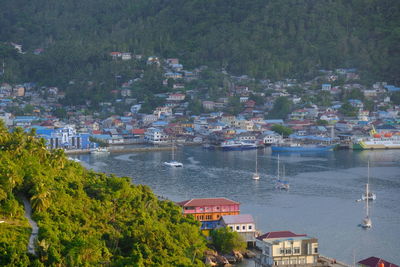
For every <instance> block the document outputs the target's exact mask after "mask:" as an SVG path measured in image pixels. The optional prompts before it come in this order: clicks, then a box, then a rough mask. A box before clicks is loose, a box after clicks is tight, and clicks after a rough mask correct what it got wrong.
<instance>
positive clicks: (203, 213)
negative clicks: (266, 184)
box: [178, 197, 240, 221]
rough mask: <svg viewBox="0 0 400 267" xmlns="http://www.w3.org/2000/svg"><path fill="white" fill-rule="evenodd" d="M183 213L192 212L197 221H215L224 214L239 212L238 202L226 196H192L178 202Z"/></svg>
mask: <svg viewBox="0 0 400 267" xmlns="http://www.w3.org/2000/svg"><path fill="white" fill-rule="evenodd" d="M178 205H179V206H181V207H182V208H183V214H185V215H188V214H193V216H194V217H195V218H196V219H197V220H198V221H215V220H219V219H220V218H221V217H222V216H224V215H237V214H239V213H240V203H239V202H236V201H233V200H230V199H227V198H224V197H223V198H193V199H190V200H185V201H182V202H179V203H178Z"/></svg>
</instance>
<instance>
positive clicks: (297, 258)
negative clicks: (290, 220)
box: [255, 231, 319, 267]
mask: <svg viewBox="0 0 400 267" xmlns="http://www.w3.org/2000/svg"><path fill="white" fill-rule="evenodd" d="M256 247H257V248H258V249H260V250H261V254H260V255H259V257H258V258H257V259H256V261H255V262H256V264H255V266H256V267H266V266H283V265H299V266H315V265H317V264H318V258H319V254H318V239H316V238H313V237H309V236H307V235H306V234H300V235H298V234H295V233H292V232H290V231H279V232H268V233H266V234H264V235H261V236H259V237H257V238H256Z"/></svg>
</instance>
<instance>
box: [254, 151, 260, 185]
mask: <svg viewBox="0 0 400 267" xmlns="http://www.w3.org/2000/svg"><path fill="white" fill-rule="evenodd" d="M257 154H258V153H257V151H256V171H255V173H253V180H260V174H259V173H258V158H257Z"/></svg>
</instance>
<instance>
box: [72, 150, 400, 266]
mask: <svg viewBox="0 0 400 267" xmlns="http://www.w3.org/2000/svg"><path fill="white" fill-rule="evenodd" d="M255 153H256V151H255V150H252V151H242V152H222V151H207V150H203V149H201V148H200V147H185V148H180V150H179V151H177V153H176V157H177V159H178V160H180V161H181V162H183V163H184V168H182V169H169V168H167V167H165V166H163V165H162V163H163V162H164V161H167V160H169V159H170V156H171V154H170V152H167V151H160V152H151V153H150V152H149V153H131V154H111V155H109V156H102V155H99V156H93V155H79V156H75V157H77V158H79V159H80V160H82V161H83V164H84V165H85V166H87V167H90V168H93V169H94V170H96V171H101V172H106V173H115V174H117V175H119V176H129V177H133V182H134V183H141V184H146V185H149V186H150V187H151V188H152V189H153V190H154V192H155V193H156V194H158V195H162V196H164V197H167V198H169V199H171V200H174V201H181V200H185V199H189V198H202V197H227V198H230V199H232V200H235V201H239V202H240V203H241V213H242V214H245V213H250V214H252V215H253V217H254V218H255V220H256V223H257V227H258V229H260V230H261V231H262V232H267V231H277V230H291V231H293V232H296V233H306V234H308V235H310V236H315V237H317V238H318V239H319V250H320V253H321V254H324V255H328V256H330V257H334V258H336V259H338V260H341V261H345V262H347V263H350V264H352V262H353V254H355V258H356V260H361V259H363V258H366V257H369V256H377V257H382V258H384V259H386V260H388V261H391V262H393V263H399V262H400V255H399V254H398V253H397V251H398V247H399V246H400V227H399V225H400V206H399V205H398V204H399V202H400V194H399V193H400V176H399V174H400V166H399V163H400V151H397V150H385V151H362V152H356V151H335V152H326V153H320V154H310V153H309V154H280V159H281V163H282V164H284V165H285V169H286V176H287V177H288V179H289V181H290V183H291V189H290V190H289V191H288V192H284V191H277V190H275V189H274V184H273V181H272V178H273V176H274V175H275V174H276V167H277V166H276V165H277V164H276V162H277V155H276V154H271V152H270V149H269V148H266V149H265V150H259V151H258V162H259V171H260V172H261V179H260V180H259V181H253V180H252V179H251V175H252V173H253V171H254V167H255V165H254V164H255V163H254V158H255ZM368 159H369V160H370V161H371V168H370V171H371V179H370V183H371V188H372V190H373V191H374V192H375V193H376V194H377V201H376V202H374V203H372V205H371V206H372V207H371V214H372V222H373V228H372V229H369V230H363V229H361V227H359V226H358V224H359V223H360V222H361V220H362V218H363V216H364V212H365V210H364V208H363V205H364V203H363V202H356V201H355V200H356V199H359V198H360V197H361V194H362V192H363V190H364V186H365V182H366V177H367V162H368Z"/></svg>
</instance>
